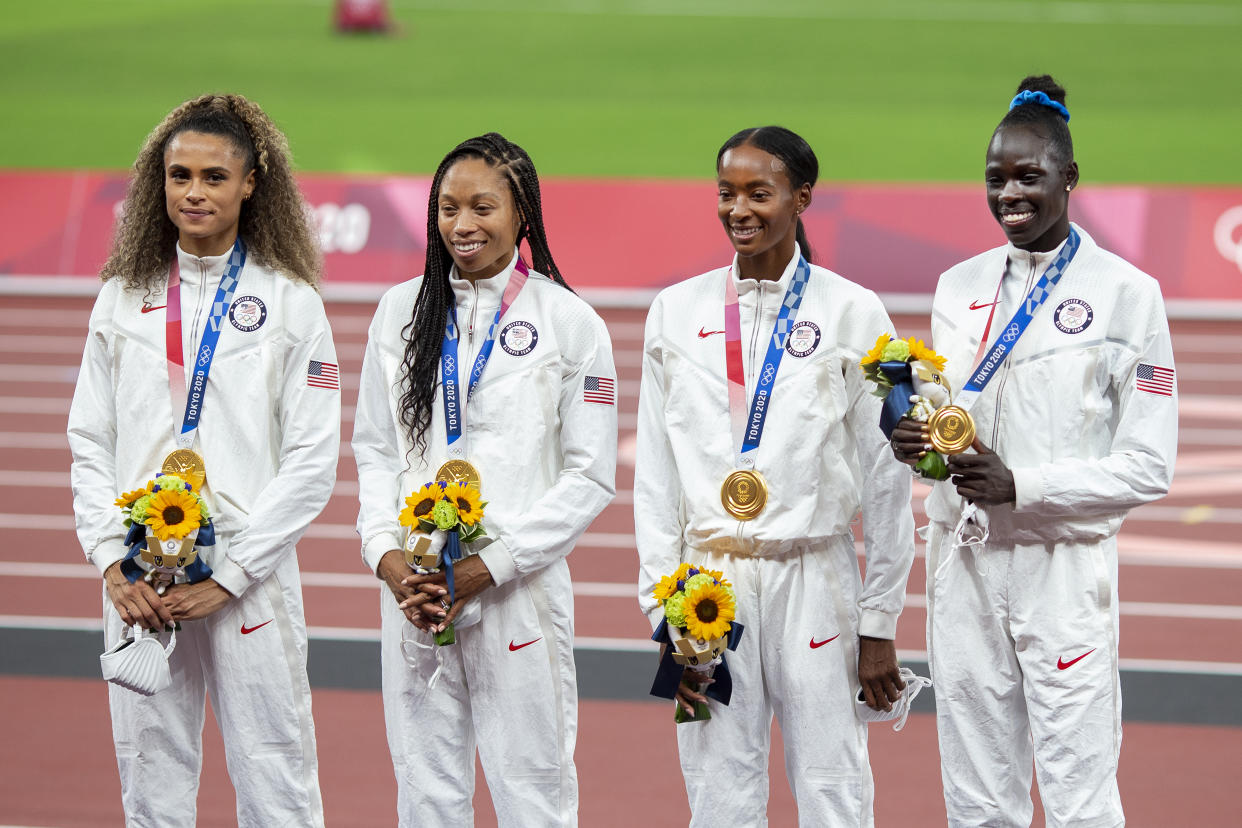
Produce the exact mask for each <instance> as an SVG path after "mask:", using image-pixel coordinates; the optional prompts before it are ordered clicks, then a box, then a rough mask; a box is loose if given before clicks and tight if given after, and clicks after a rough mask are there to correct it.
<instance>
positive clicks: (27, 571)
mask: <svg viewBox="0 0 1242 828" xmlns="http://www.w3.org/2000/svg"><path fill="white" fill-rule="evenodd" d="M301 577H302V586H304V587H321V588H328V589H377V588H379V587H381V586H383V584H382V583H381V582H380V581H379V580H377V579H376V578H375V576H374V575H368V574H366V573H361V572H303V573H302V575H301ZM0 578H54V579H64V578H72V579H74V580H85V581H98V580H99V570H98V569H96V568H95V567H94V566H93V565H91V564H88V563H80V564H65V563H33V562H29V561H0ZM574 595H575V596H579V597H583V598H621V599H625V600H634V601H637V596H638V592H637V587H635V585H634V584H626V583H621V582H618V581H574ZM905 606H906V608H907V609H926V608H927V598H926V596H924V595H923V594H922V593H910V594H909V595H907V596H906V602H905ZM1121 614H1122V615H1126V616H1135V617H1142V618H1181V619H1195V620H1206V621H1242V605H1231V604H1181V603H1176V604H1170V603H1156V602H1151V601H1122V602H1121Z"/></svg>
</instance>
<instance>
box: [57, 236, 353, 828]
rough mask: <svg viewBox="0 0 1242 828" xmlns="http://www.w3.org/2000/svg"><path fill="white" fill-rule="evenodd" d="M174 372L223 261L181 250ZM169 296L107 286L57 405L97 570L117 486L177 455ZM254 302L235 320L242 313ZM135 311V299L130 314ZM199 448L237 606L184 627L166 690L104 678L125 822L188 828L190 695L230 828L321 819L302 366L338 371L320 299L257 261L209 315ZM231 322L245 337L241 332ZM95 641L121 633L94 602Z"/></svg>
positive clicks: (194, 777)
mask: <svg viewBox="0 0 1242 828" xmlns="http://www.w3.org/2000/svg"><path fill="white" fill-rule="evenodd" d="M177 255H178V257H179V261H180V266H181V291H180V295H181V311H182V313H181V316H182V336H183V351H184V358H185V363H186V365H187V381H188V376H189V374H188V368H189V366H192V364H193V355H194V351H195V348H196V347H197V345H198V343H199V341H200V340H201V338H202V331H203V328H204V326H205V325H206V322H207V319H208V317H209V315H210V310H211V308H210V306H211V304H212V301H213V299H214V297H215V292H216V287H217V286H218V284H219V281H220V277H221V275H222V274H223V272H224V269H225V266H226V264H227V260H228V254H225V255H222V256H211V257H207V258H198V257H196V256H192V255H189V254H187V253H185V252H183V251H181V250H180V248H178V253H177ZM166 299H167V297H166V294H165V292H164V290H163V289H162V288H161V289H160V290H159V291H158V292H157V293H150V294H148V293H146V292H144V291H142V290H127V289H125V288H124V287H122V286H121V284H120V283H119V282H118V281H115V280H113V281H110V282H107V283H105V284H104V286H103V288H102V289H101V290H100V293H99V298H98V299H97V300H96V302H95V308H94V310H93V312H92V313H91V320H90V329H89V332H88V334H87V340H86V348H85V352H84V354H83V357H82V369H81V372H80V374H79V376H78V383H77V387H76V389H75V391H74V396H73V404H72V407H71V408H70V412H69V431H68V435H69V445H70V448H71V449H72V451H73V467H72V473H71V476H72V484H73V500H74V516H75V519H76V521H77V530H78V538H79V540H80V541H81V544H82V548H83V550H84V551H85V552H86V556H87V558H88V559H89V560H90V561H91V562H92V563H94V564H95V565H96V566H97V567H98V568H99V571H100V572H101V573H102V572H103V571H104V570H106V569H107V568H108V567H109V566H111V565H112V564H113V563H115V562H117V561H119V560H121V559H122V558H123V557H124V556H125V553H126V549H125V546H124V543H123V541H124V537H125V533H126V530H125V527H124V525H123V523H122V521H123V518H124V516H123V515H122V513H121V511H120V510H119V509H118V508H117V507H116V505H115V504H114V501H115V499H116V498H117V496H118V495H119V494H120V492H122V491H129V490H131V489H134V488H137V487H139V486H142V485H145V484H146V482H147V481H148V480H150V479H152V478H153V477H154V476H155V474H156V472H158V471H159V469H160V465H161V462H162V461H163V459H164V457H165V456H166V455H167V454H169V453H170V452H171V451H173V450H174V449H175V448H176V447H177V446H176V444H175V442H174V440H173V433H174V429H177V430H179V429H180V425H181V418H182V414H183V412H184V406H185V400H184V399H181V400H178V401H176V404H175V406H174V401H173V400H172V398H171V394H170V391H169V387H168V371H167V367H166V365H167V363H166V356H165V320H166V315H165V311H164V310H163V307H164V306H165V304H166ZM244 300H245V301H246V303H247V304H246V307H247V308H253V305H251V304H250V303H251V302H254V303H256V304H257V305H259V306H260V307H261V309H262V311H261V314H260V319H259V321H258V324H257V326H256V325H255V323H254V320H253V318H247V317H243V318H242V319H241V320H240V322H239V321H238V320H237V316H236V314H235V313H234V309H235V308H236V307H237V305H238V303H240V302H243V301H244ZM144 303H145V304H144ZM222 324H223V328H222V331H221V334H220V339H219V343H218V346H217V351H216V356H215V361H214V363H213V365H212V368H211V374H210V377H209V379H208V385H207V392H206V396H205V398H204V401H203V409H202V421H201V425H200V427H199V430H198V437H197V442H196V445H195V449H196V450H197V451H198V452H199V453H200V454H201V455H202V456H203V458H204V460H205V462H206V465H207V484H206V486H205V487H204V489H203V492H202V494H203V497H204V498H205V499H206V500H207V502H208V506H209V508H210V509H211V513H212V517H213V520H214V522H215V528H216V544H215V546H214V547H206V548H204V549H203V550H202V551H201V554H202V555H203V557H204V558H205V559H206V561H207V563H208V565H210V566H211V568H212V570H213V576H212V577H213V578H214V579H215V580H216V581H217V582H218V583H219V584H220V585H221V586H222V587H224V588H225V589H226V590H228V591H229V592H230V593H232V594H233V595H234V596H235V597H236V600H234V601H232V602H230V603H229V604H228V605H226V606H225V607H224V608H223V609H221V610H219V611H218V612H216V613H214V614H213V615H211V616H209V617H207V618H204V619H201V620H197V621H188V622H185V623H183V624H182V630H181V631H180V632H179V633H178V634H177V648H176V650H175V651H174V652H173V655H172V657H171V666H172V675H173V684H172V686H171V687H169V688H168V689H166V690H163V691H161V692H159V693H157V694H156V695H154V696H151V697H149V698H147V697H143V696H140V695H137V694H135V693H132V692H130V691H128V690H125V689H122V688H119V687H117V686H115V685H109V687H108V690H109V699H110V702H111V707H112V726H113V735H114V738H115V740H116V750H117V761H118V764H119V766H120V772H121V789H122V797H123V800H124V804H125V812H126V815H127V820H128V824H130V825H142V826H147V825H169V826H184V825H192V824H193V823H194V814H195V798H196V793H197V790H198V775H199V768H200V763H201V750H200V746H201V737H202V727H203V709H204V708H203V703H204V702H203V699H204V692H205V691H209V692H210V693H211V696H212V698H213V700H214V704H215V705H216V715H217V717H219V719H220V721H221V722H227V723H228V724H227V725H225V726H223V727H222V735H223V737H224V743H225V749H226V753H227V757H228V765H229V774H230V776H231V777H232V779H233V785H234V787H235V788H236V790H237V819H238V824H239V825H242V826H273V825H319V824H322V822H323V809H322V805H321V802H320V794H319V783H318V771H317V764H316V757H315V735H314V726H313V723H312V721H311V713H310V686H309V683H308V681H307V677H306V623H305V618H304V613H303V610H302V592H301V584H300V581H299V576H298V565H297V557H296V554H295V549H294V547H295V545H296V543H297V541H298V539H299V538H300V537H301V536H302V533H303V532H305V531H306V527H307V526H308V525H309V524H310V522H311V520H313V519H314V517H315V516H316V515H317V514H319V512H320V511H321V510H322V509H323V506H324V504H325V503H327V501H328V497H329V496H330V495H331V493H332V487H333V484H334V482H335V478H336V460H337V454H338V448H339V442H340V391H339V390H336V389H331V388H319V387H311V386H309V385H308V382H307V378H308V377H307V371H308V368H309V363H310V361H311V360H317V361H320V362H326V363H331V364H335V363H336V350H335V347H334V346H333V342H332V332H331V330H330V329H329V327H328V320H327V316H326V315H325V313H324V308H323V302H322V300H321V299H320V298H319V294H318V293H317V292H316V291H315V289H314V288H312V287H311V286H309V285H307V284H305V283H302V282H296V281H294V280H292V279H290V278H288V277H286V276H284V275H281V274H278V273H276V272H274V271H272V270H269V269H267V268H265V267H263V266H262V265H260V264H259V263H258V262H256V261H255V260H254V257H253V255H252V256H251V257H250V258H249V259H248V261H247V263H246V266H245V267H244V268H243V270H242V273H241V277H240V282H239V284H238V286H237V289H236V292H235V293H234V296H233V303H232V305H231V308H230V311H229V313H228V314H227V315H226V317H225V319H224V321H223V323H222ZM243 329H245V330H243ZM103 606H104V622H105V623H104V629H105V646H106V647H107V648H111V647H112V646H113V645H114V644H115V643H117V642H118V641H119V640H120V638H121V636H122V634H123V633H124V625H123V624H122V622H121V620H120V617H119V616H118V615H117V613H116V610H115V609H114V608H113V606H112V602H111V601H110V600H109V599H108V597H107V592H106V590H105V592H104V598H103Z"/></svg>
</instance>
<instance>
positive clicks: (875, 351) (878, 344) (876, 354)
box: [858, 333, 892, 365]
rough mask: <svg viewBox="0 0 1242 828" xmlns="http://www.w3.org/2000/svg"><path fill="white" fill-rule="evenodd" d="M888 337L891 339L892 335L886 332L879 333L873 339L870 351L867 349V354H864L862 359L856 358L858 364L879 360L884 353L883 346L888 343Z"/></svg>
mask: <svg viewBox="0 0 1242 828" xmlns="http://www.w3.org/2000/svg"><path fill="white" fill-rule="evenodd" d="M890 339H892V337H891V336H889V335H888V334H886V333H882V334H880V336H879V337H878V338H877V339H876V341H875V347H874V348H872V349H871V350H870V351H867V355H866V356H864V357H863V358H862V359H860V360H858V364H859V365H867V364H869V363H872V362H879V361H880V359H881V357H882V356H883V355H884V346H885V345H887V344H888V342H889V340H890Z"/></svg>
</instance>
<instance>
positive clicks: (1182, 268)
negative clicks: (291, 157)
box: [0, 171, 1242, 303]
mask: <svg viewBox="0 0 1242 828" xmlns="http://www.w3.org/2000/svg"><path fill="white" fill-rule="evenodd" d="M125 181H126V176H125V174H124V173H115V172H45V171H38V172H36V171H0V190H2V191H3V193H4V198H3V201H2V202H0V227H2V228H3V231H2V232H3V235H0V283H3V282H4V281H5V279H6V277H17V276H26V277H30V276H33V277H51V276H62V277H63V276H81V277H83V278H89V277H91V276H93V275H94V274H95V273H96V272H97V271H98V269H99V266H100V264H101V263H102V262H103V260H104V257H105V256H106V254H107V248H108V242H109V238H110V236H111V232H112V221H113V217H114V215H115V214H116V210H117V209H118V207H119V204H120V202H121V199H122V197H123V196H124V191H125ZM300 181H301V184H302V187H303V189H304V191H305V193H306V196H307V199H308V200H309V201H310V203H311V205H312V206H313V208H314V212H315V219H316V222H317V223H318V227H319V232H320V238H321V241H322V243H323V248H324V251H325V253H326V264H327V283H328V284H329V285H332V286H338V287H339V286H344V285H348V284H351V283H352V284H354V285H355V286H357V287H359V288H361V287H364V286H366V287H373V286H376V285H386V284H392V283H395V282H398V281H401V280H403V279H407V278H409V277H410V276H413V275H416V274H417V273H419V272H420V270H421V268H422V263H423V252H424V245H425V243H426V211H427V191H428V186H429V184H430V179H428V178H426V177H423V176H345V175H305V176H302V177H301V178H300ZM715 201H716V196H715V189H714V187H713V186H712V184H711V182H710V181H628V180H608V181H592V180H565V179H561V180H558V179H551V180H547V181H545V182H544V198H543V203H544V210H545V218H546V222H547V226H548V233H549V236H550V238H551V242H552V247H553V250H554V251H556V254H557V259H558V264H559V265H560V267H561V270H562V272H563V273H564V274H565V276H566V278H567V279H568V280H569V283H570V284H571V285H574V286H575V287H578V288H586V289H588V290H590V289H613V290H616V289H621V290H626V289H629V290H634V289H638V290H642V291H649V290H651V289H654V288H659V287H661V286H664V285H667V284H669V283H671V282H674V281H676V280H678V279H682V278H685V277H687V276H692V275H694V274H696V273H701V272H703V271H705V270H709V269H711V268H713V267H717V266H720V265H722V264H725V263H726V262H728V261H729V259H730V257H731V255H732V251H731V249H730V247H729V244H728V242H727V241H726V239H725V236H724V233H723V232H722V230H721V229H720V225H719V223H718V221H717V219H716V215H715ZM1072 203H1073V212H1074V218H1075V220H1076V221H1078V222H1079V223H1080V224H1082V225H1083V226H1084V227H1085V228H1086V229H1087V230H1088V232H1090V233H1091V234H1092V235H1094V236H1095V238H1096V240H1097V241H1099V242H1100V243H1101V244H1103V245H1104V246H1105V247H1107V248H1109V249H1111V250H1113V251H1115V252H1116V253H1118V254H1119V255H1121V256H1123V257H1125V258H1126V259H1128V260H1130V261H1131V262H1133V263H1134V264H1136V265H1137V266H1138V267H1140V268H1142V269H1143V270H1145V271H1147V272H1148V273H1151V274H1153V275H1154V276H1156V277H1157V278H1158V279H1159V280H1160V283H1161V285H1162V287H1163V290H1164V295H1165V297H1166V298H1168V299H1174V300H1192V301H1197V302H1199V303H1202V302H1204V301H1206V300H1211V301H1215V302H1219V301H1220V300H1227V301H1229V302H1239V301H1242V189H1213V188H1202V187H1201V188H1189V187H1105V186H1093V185H1091V184H1090V183H1088V184H1085V185H1084V186H1082V187H1081V188H1080V189H1079V190H1078V191H1076V192H1075V193H1074V197H1073V200H1072ZM806 223H807V230H808V233H809V236H810V240H811V244H812V246H813V247H814V250H815V259H816V261H817V262H820V263H822V264H826V265H827V266H828V267H830V268H832V269H834V270H837V271H839V272H840V273H842V274H844V275H846V276H847V277H849V278H851V279H853V280H855V281H858V282H861V283H863V284H865V285H867V286H869V287H871V288H873V289H875V290H876V291H879V292H881V293H884V294H890V295H891V294H916V295H919V294H922V295H926V294H930V293H931V292H932V291H933V290H934V288H935V285H936V278H937V276H938V275H939V274H940V272H941V271H942V270H944V269H945V268H946V267H948V266H949V265H952V264H954V263H955V262H958V261H961V260H962V259H965V258H967V257H969V256H971V255H973V254H975V253H978V252H981V251H983V250H985V249H987V248H989V247H993V246H996V245H998V244H1000V243H1002V241H1003V236H1002V234H1001V232H1000V230H999V228H997V226H996V225H995V223H994V222H993V220H992V218H991V216H990V215H989V214H988V212H987V208H986V205H985V203H984V198H983V187H982V186H981V185H965V184H937V185H917V184H916V185H911V184H903V185H896V184H894V185H887V184H847V185H831V184H829V185H823V186H821V187H819V188H818V189H817V190H816V193H815V201H814V203H813V204H812V206H811V208H810V209H809V210H808V211H807V213H806ZM36 284H37V282H36Z"/></svg>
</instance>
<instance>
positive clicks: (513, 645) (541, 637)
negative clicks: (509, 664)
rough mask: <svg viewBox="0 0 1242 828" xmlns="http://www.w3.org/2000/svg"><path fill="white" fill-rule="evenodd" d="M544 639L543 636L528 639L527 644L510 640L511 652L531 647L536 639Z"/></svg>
mask: <svg viewBox="0 0 1242 828" xmlns="http://www.w3.org/2000/svg"><path fill="white" fill-rule="evenodd" d="M542 640H543V636H540V637H539V638H536V639H535V640H534V641H527V642H526V643H525V644H514V643H513V641H510V642H509V652H511V653H516V652H517V651H518V650H520V649H522V648H523V647H529V646H530V645H531V644H534V643H535V641H542Z"/></svg>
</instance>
